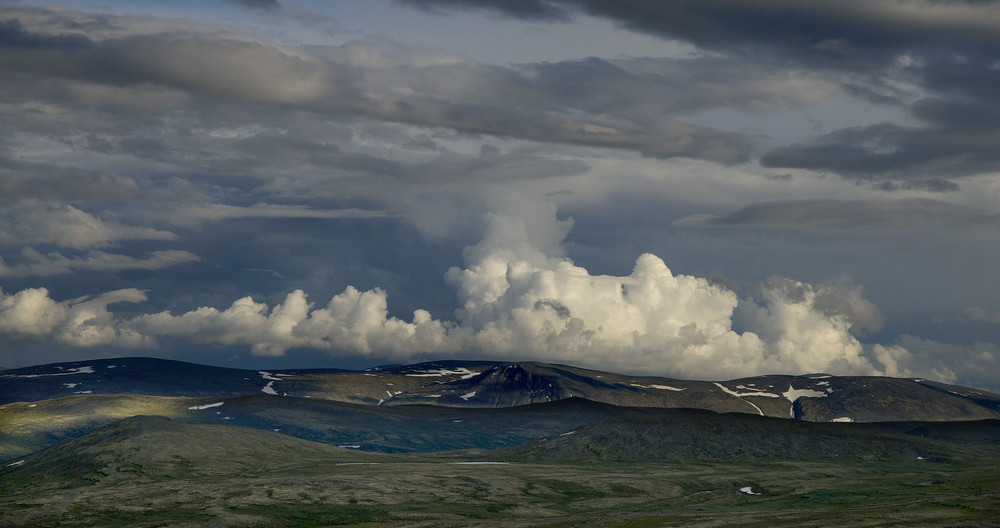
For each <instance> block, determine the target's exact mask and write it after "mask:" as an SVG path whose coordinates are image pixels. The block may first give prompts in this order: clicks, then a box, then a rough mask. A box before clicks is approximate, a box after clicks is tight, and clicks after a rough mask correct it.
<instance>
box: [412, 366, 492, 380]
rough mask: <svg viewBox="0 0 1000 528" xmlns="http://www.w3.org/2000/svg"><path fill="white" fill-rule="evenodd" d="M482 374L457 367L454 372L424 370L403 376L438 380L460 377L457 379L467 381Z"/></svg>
mask: <svg viewBox="0 0 1000 528" xmlns="http://www.w3.org/2000/svg"><path fill="white" fill-rule="evenodd" d="M480 374H482V372H475V371H472V370H469V369H467V368H465V367H458V368H457V369H455V370H449V369H443V368H442V369H426V370H414V371H411V372H408V373H406V374H404V375H405V376H409V377H411V378H439V377H441V376H460V378H459V379H469V378H472V377H475V376H478V375H480Z"/></svg>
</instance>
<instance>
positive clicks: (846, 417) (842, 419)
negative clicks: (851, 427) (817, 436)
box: [830, 416, 854, 423]
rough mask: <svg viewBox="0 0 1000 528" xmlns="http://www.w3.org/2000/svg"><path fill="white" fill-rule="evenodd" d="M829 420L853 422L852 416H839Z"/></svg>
mask: <svg viewBox="0 0 1000 528" xmlns="http://www.w3.org/2000/svg"><path fill="white" fill-rule="evenodd" d="M830 421H831V422H842V423H849V422H853V421H854V418H851V417H850V416H841V417H840V418H834V419H833V420H830Z"/></svg>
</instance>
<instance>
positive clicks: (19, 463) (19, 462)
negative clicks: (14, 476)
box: [4, 460, 24, 467]
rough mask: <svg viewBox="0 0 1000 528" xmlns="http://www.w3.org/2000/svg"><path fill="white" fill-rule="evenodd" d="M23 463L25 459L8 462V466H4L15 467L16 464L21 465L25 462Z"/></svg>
mask: <svg viewBox="0 0 1000 528" xmlns="http://www.w3.org/2000/svg"><path fill="white" fill-rule="evenodd" d="M23 463H24V460H18V461H17V462H11V463H10V464H7V465H6V466H4V467H14V466H20V465H21V464H23Z"/></svg>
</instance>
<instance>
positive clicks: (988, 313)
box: [965, 307, 1000, 323]
mask: <svg viewBox="0 0 1000 528" xmlns="http://www.w3.org/2000/svg"><path fill="white" fill-rule="evenodd" d="M965 316H966V317H967V318H969V319H971V320H973V321H980V322H984V323H1000V312H995V311H993V310H988V309H986V308H979V307H973V308H967V309H966V310H965Z"/></svg>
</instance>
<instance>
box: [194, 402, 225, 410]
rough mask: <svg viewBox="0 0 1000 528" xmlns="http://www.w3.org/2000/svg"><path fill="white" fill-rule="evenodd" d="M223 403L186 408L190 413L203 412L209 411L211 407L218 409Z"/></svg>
mask: <svg viewBox="0 0 1000 528" xmlns="http://www.w3.org/2000/svg"><path fill="white" fill-rule="evenodd" d="M223 403H225V402H215V403H206V404H205V405H193V406H191V407H188V409H189V410H192V411H204V410H205V409H211V408H212V407H220V406H221V405H222V404H223Z"/></svg>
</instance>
